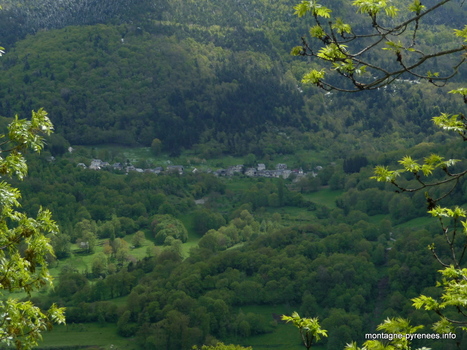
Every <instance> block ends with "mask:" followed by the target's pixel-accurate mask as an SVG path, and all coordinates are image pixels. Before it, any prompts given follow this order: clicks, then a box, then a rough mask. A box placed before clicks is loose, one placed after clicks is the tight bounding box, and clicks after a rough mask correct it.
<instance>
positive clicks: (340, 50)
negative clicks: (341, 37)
mask: <svg viewBox="0 0 467 350" xmlns="http://www.w3.org/2000/svg"><path fill="white" fill-rule="evenodd" d="M346 48H347V46H346V45H336V44H335V43H331V44H330V45H326V46H324V47H322V48H321V49H320V50H319V51H318V54H317V56H318V57H320V58H322V59H323V60H326V61H336V60H343V59H345V58H346V57H347V55H346V54H345V51H346Z"/></svg>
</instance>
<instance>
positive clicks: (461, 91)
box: [448, 87, 467, 96]
mask: <svg viewBox="0 0 467 350" xmlns="http://www.w3.org/2000/svg"><path fill="white" fill-rule="evenodd" d="M448 93H449V94H459V95H462V96H467V88H465V87H463V88H460V89H455V90H451V91H449V92H448Z"/></svg>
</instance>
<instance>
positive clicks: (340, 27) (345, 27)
mask: <svg viewBox="0 0 467 350" xmlns="http://www.w3.org/2000/svg"><path fill="white" fill-rule="evenodd" d="M331 27H332V28H333V29H336V30H337V32H338V33H339V34H340V35H342V34H344V33H348V34H350V33H351V32H352V27H351V26H350V25H349V24H346V23H344V22H343V21H342V19H341V18H337V19H336V22H335V23H333V25H332V26H331Z"/></svg>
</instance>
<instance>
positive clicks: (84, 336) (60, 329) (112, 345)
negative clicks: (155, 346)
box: [38, 323, 138, 350]
mask: <svg viewBox="0 0 467 350" xmlns="http://www.w3.org/2000/svg"><path fill="white" fill-rule="evenodd" d="M77 345H78V346H80V349H96V350H97V349H99V350H136V349H138V348H137V347H136V344H135V343H134V341H133V340H132V339H127V338H122V337H120V336H118V335H117V326H116V325H115V324H103V325H100V324H98V323H86V324H71V325H66V326H56V327H54V329H53V330H52V331H51V332H46V333H44V340H43V341H42V342H41V344H40V347H39V348H38V349H39V350H40V349H44V350H45V349H48V348H52V347H59V346H77Z"/></svg>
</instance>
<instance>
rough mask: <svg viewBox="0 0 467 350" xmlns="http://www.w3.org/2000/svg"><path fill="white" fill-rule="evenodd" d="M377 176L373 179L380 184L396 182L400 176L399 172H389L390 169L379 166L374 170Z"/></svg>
mask: <svg viewBox="0 0 467 350" xmlns="http://www.w3.org/2000/svg"><path fill="white" fill-rule="evenodd" d="M373 173H374V174H375V176H372V177H371V179H374V180H376V181H378V182H394V181H395V180H396V177H398V176H399V172H397V171H393V170H389V168H388V167H385V166H381V165H378V166H376V167H375V169H374V170H373Z"/></svg>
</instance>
